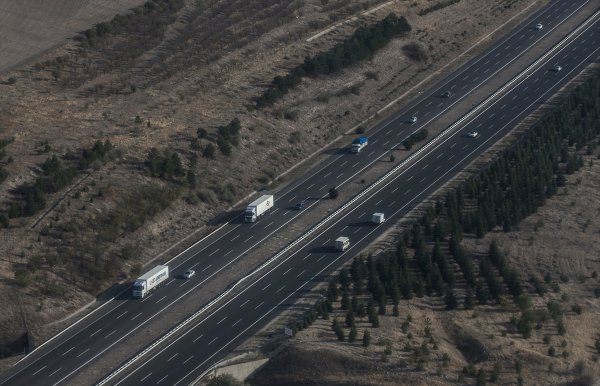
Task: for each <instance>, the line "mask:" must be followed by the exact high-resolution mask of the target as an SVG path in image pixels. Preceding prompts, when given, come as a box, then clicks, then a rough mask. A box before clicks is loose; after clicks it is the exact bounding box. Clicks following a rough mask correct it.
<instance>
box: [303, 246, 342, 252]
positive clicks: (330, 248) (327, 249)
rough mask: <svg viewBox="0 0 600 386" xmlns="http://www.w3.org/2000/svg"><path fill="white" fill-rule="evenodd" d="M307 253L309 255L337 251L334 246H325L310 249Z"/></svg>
mask: <svg viewBox="0 0 600 386" xmlns="http://www.w3.org/2000/svg"><path fill="white" fill-rule="evenodd" d="M308 252H309V253H333V252H338V250H337V249H335V247H334V246H329V245H325V246H321V247H314V248H311V249H310V250H309V251H308Z"/></svg>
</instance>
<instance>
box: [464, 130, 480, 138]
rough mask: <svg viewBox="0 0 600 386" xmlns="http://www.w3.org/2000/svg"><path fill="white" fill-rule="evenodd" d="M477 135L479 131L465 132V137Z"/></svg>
mask: <svg viewBox="0 0 600 386" xmlns="http://www.w3.org/2000/svg"><path fill="white" fill-rule="evenodd" d="M478 135H479V133H478V132H476V131H469V132H468V133H467V137H471V138H476V137H477V136H478Z"/></svg>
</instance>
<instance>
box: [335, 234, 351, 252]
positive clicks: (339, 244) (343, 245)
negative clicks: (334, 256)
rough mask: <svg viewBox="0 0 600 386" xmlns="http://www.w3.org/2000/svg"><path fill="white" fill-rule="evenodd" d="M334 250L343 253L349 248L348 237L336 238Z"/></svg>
mask: <svg viewBox="0 0 600 386" xmlns="http://www.w3.org/2000/svg"><path fill="white" fill-rule="evenodd" d="M334 246H335V249H336V250H337V251H340V252H344V251H345V250H346V249H348V248H350V239H349V238H348V237H344V236H341V237H338V238H337V239H335V245H334Z"/></svg>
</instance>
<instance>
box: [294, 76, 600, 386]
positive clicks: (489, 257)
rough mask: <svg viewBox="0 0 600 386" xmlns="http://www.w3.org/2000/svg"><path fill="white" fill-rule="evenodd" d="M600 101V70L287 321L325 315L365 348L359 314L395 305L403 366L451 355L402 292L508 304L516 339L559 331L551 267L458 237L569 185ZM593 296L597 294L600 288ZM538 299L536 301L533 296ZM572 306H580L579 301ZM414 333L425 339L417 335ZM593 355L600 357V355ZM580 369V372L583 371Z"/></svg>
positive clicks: (486, 373) (481, 230)
mask: <svg viewBox="0 0 600 386" xmlns="http://www.w3.org/2000/svg"><path fill="white" fill-rule="evenodd" d="M599 99H600V73H596V74H595V75H594V76H593V77H592V78H591V79H590V80H589V81H588V82H586V83H585V84H583V85H581V86H579V87H578V88H577V89H576V90H575V91H574V92H573V93H571V94H570V95H569V96H568V97H566V98H565V99H564V100H563V101H562V102H561V103H560V104H559V105H558V106H557V107H555V108H554V109H553V110H552V111H551V112H550V113H548V114H546V115H545V116H543V117H542V119H540V120H539V121H538V122H537V123H536V124H535V125H533V127H531V128H530V130H528V131H527V132H525V133H523V134H522V135H521V137H520V138H518V139H517V140H516V141H515V143H514V144H513V145H512V146H510V147H508V148H507V149H506V150H504V151H502V152H501V153H500V154H499V155H498V156H497V157H495V158H494V159H493V160H492V161H490V162H488V163H487V164H486V165H485V166H484V167H483V168H482V169H481V171H480V172H478V173H477V174H475V175H473V176H471V177H470V178H468V179H467V180H466V181H464V182H462V183H460V184H459V185H458V186H457V187H456V188H453V189H451V190H449V191H448V192H447V193H446V194H445V196H444V197H443V198H441V197H440V198H438V199H437V201H436V203H435V204H434V205H433V206H431V207H429V208H427V209H426V210H425V214H424V215H423V216H422V217H421V218H420V219H419V220H418V221H417V222H416V223H415V224H413V225H412V227H410V229H407V230H405V231H404V232H403V233H402V234H401V235H400V236H399V237H398V238H397V239H396V240H395V242H394V244H395V247H394V248H392V249H390V250H387V251H384V252H382V253H380V254H378V255H377V257H373V256H371V255H369V256H367V257H366V258H365V257H364V256H359V257H356V258H355V259H354V260H353V261H352V264H351V265H350V266H348V267H344V268H342V269H341V271H340V272H339V274H338V275H337V276H336V277H335V278H334V279H332V280H331V281H330V282H329V285H328V287H327V291H326V294H325V296H324V301H320V302H318V303H317V304H316V305H315V306H314V307H313V308H311V309H310V310H308V311H307V312H306V313H305V314H304V315H303V316H302V317H300V319H299V321H298V320H295V321H290V322H288V325H290V326H292V329H293V330H294V331H296V330H301V329H302V328H305V327H307V326H308V325H310V324H312V323H313V322H314V321H315V320H316V319H317V316H318V317H320V318H322V319H324V320H330V319H332V318H333V320H332V322H331V330H332V333H333V335H334V336H335V339H337V340H338V341H340V342H348V344H352V345H355V346H359V345H362V346H363V347H368V346H369V345H370V344H371V342H370V336H371V335H372V334H371V333H369V329H368V328H365V325H364V323H361V324H360V325H359V324H358V322H359V321H361V322H362V321H363V320H364V319H365V318H366V319H367V321H368V323H369V324H370V327H371V328H377V327H379V326H380V323H381V321H380V317H381V316H383V315H387V314H390V311H391V314H392V315H393V316H394V317H400V318H403V319H404V322H403V323H402V333H403V336H404V337H405V338H404V339H403V340H405V341H406V342H407V343H405V344H404V346H403V347H402V348H401V350H402V351H403V352H405V353H406V355H407V357H408V363H407V364H410V366H411V367H412V368H414V369H415V370H418V371H421V370H424V369H427V368H435V367H439V368H440V369H443V368H445V367H447V366H448V362H449V357H448V355H447V354H446V353H443V352H440V351H439V349H438V342H437V340H436V339H435V337H434V335H433V333H432V324H431V321H430V320H429V321H428V320H427V319H426V320H425V321H424V324H423V325H422V326H421V327H422V331H421V332H419V333H418V334H415V333H414V332H411V331H415V329H419V328H421V327H417V326H413V317H412V316H411V314H407V315H400V312H399V304H400V302H401V301H402V300H403V299H404V300H410V299H413V298H423V297H428V298H431V299H432V300H433V299H436V298H437V299H439V301H441V302H443V304H444V306H445V309H446V310H448V311H451V310H460V309H464V310H474V309H476V308H477V307H479V306H484V305H491V306H494V307H498V308H500V309H504V310H509V311H510V312H511V314H512V316H511V317H510V320H509V321H508V323H506V324H504V325H503V326H502V327H500V329H501V333H502V335H503V336H505V335H507V334H512V335H516V334H518V335H519V336H520V337H521V338H522V339H530V338H531V337H532V334H533V332H534V331H536V330H544V331H549V332H550V331H553V332H554V334H555V335H556V336H558V337H562V336H565V334H566V333H567V332H568V330H567V328H566V323H565V322H564V317H563V316H564V315H565V314H566V312H567V310H566V309H565V307H564V306H563V305H562V304H561V302H558V301H556V300H544V299H547V298H546V295H547V294H548V292H549V289H548V287H553V288H555V289H554V290H553V292H557V288H558V285H559V284H558V283H559V282H558V281H557V278H554V277H552V275H551V274H550V273H548V274H546V276H545V277H544V278H543V280H542V279H540V278H539V277H538V276H537V275H538V273H537V272H523V271H519V270H517V269H516V268H514V267H511V263H510V262H509V260H508V259H507V258H506V257H505V256H504V253H503V252H502V251H501V250H500V248H499V247H498V244H497V243H496V241H495V240H492V241H491V243H490V244H489V248H488V252H487V253H486V254H483V255H480V256H473V255H472V254H471V253H469V252H468V251H467V250H466V249H465V248H464V247H463V245H462V240H463V239H464V238H465V237H468V238H483V237H484V236H485V235H486V234H487V233H488V232H490V231H491V230H493V229H495V228H496V229H497V228H501V229H502V230H503V231H504V232H510V231H511V230H512V229H514V228H515V227H517V226H518V225H519V223H520V222H521V221H522V220H523V219H525V218H526V217H527V216H529V215H531V214H533V213H535V212H536V210H537V209H538V208H539V207H540V206H542V205H544V202H545V200H546V199H548V198H550V197H552V196H553V195H555V194H556V193H557V192H558V188H560V187H564V186H565V183H566V181H567V178H568V176H569V175H571V174H573V173H574V172H576V171H577V170H578V169H579V168H580V167H582V166H583V161H582V159H583V158H582V156H583V155H584V154H588V155H591V154H594V150H595V147H596V144H597V143H598V136H599V135H600V124H598V122H600V103H598V101H599ZM539 149H544V151H539ZM597 276H598V274H597V272H594V273H593V274H592V278H597ZM558 279H559V280H560V283H566V282H568V281H569V278H568V277H567V276H566V275H561V276H560V278H558ZM596 296H600V287H597V290H596ZM536 297H539V298H540V300H541V301H536V302H534V301H533V300H534V298H536ZM564 298H565V295H563V296H562V298H561V299H562V301H565V300H568V298H567V299H564ZM535 304H537V305H538V306H535ZM540 305H543V306H540ZM570 311H571V312H572V313H574V314H575V315H581V314H582V307H581V305H580V303H579V301H578V302H576V303H574V304H573V305H572V306H571V308H570ZM359 329H362V331H359ZM415 335H416V336H415ZM361 336H362V339H361ZM417 337H421V338H422V339H421V341H420V342H419V341H418V339H417ZM543 341H544V343H545V344H546V345H548V347H549V348H548V355H549V356H550V357H555V356H558V355H559V350H560V352H562V354H560V355H562V357H563V358H567V357H568V356H569V352H568V350H566V349H565V347H566V345H567V343H566V341H564V339H563V341H562V342H563V343H561V344H560V347H556V345H553V344H552V340H551V338H550V335H548V334H547V335H545V336H544V339H543ZM599 342H600V339H599V340H596V343H595V347H596V349H598V350H600V343H599ZM472 344H475V343H472ZM381 345H383V346H384V347H385V349H384V350H383V353H382V357H381V361H382V362H387V357H388V356H389V355H390V354H391V353H392V351H393V350H394V348H393V346H394V345H393V344H392V342H391V341H387V342H383V343H381ZM472 349H474V348H472ZM599 352H600V351H599ZM592 354H593V353H592ZM592 354H590V355H592ZM592 356H593V358H596V360H597V358H598V355H597V354H594V355H592ZM593 358H592V359H593ZM593 360H594V359H593ZM523 366H524V364H523V362H521V361H520V360H518V359H517V360H515V362H514V370H515V373H516V380H517V383H518V384H523V377H522V371H523V370H522V369H523ZM580 367H581V366H580ZM550 370H551V369H550ZM439 371H440V370H438V373H439ZM576 371H578V372H579V373H578V374H583V370H576ZM508 377H509V375H507V374H506V373H503V372H502V364H501V362H498V361H496V362H493V363H492V365H490V364H489V362H487V363H483V364H482V365H480V366H479V367H475V363H471V364H469V365H468V366H465V368H464V369H463V370H462V371H461V372H460V373H459V374H457V379H458V381H459V382H461V383H464V382H466V381H465V378H473V379H474V381H475V382H476V384H478V385H483V384H486V382H497V381H498V380H499V379H500V378H503V379H504V380H505V381H506V379H507V378H508ZM585 377H586V376H582V377H581V378H579V379H580V380H583V379H587V378H585Z"/></svg>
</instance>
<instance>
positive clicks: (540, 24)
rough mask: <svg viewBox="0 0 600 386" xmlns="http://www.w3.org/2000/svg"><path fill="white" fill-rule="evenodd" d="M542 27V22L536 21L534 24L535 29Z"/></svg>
mask: <svg viewBox="0 0 600 386" xmlns="http://www.w3.org/2000/svg"><path fill="white" fill-rule="evenodd" d="M542 28H544V25H543V24H542V23H537V24H536V25H535V29H538V30H539V29H542Z"/></svg>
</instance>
